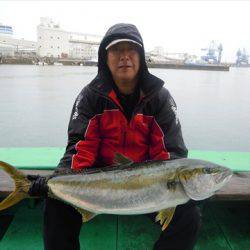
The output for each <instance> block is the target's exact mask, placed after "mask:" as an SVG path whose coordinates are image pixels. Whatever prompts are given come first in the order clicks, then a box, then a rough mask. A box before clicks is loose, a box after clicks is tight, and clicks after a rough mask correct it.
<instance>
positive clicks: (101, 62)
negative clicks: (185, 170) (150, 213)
mask: <svg viewBox="0 0 250 250" xmlns="http://www.w3.org/2000/svg"><path fill="white" fill-rule="evenodd" d="M124 37H126V38H133V39H137V40H138V41H139V42H140V43H141V44H143V43H142V39H141V36H140V34H139V32H138V31H137V29H136V27H135V26H133V25H129V24H118V25H115V26H113V27H112V29H111V30H109V31H108V32H107V34H106V35H105V37H104V38H103V40H102V42H101V44H100V48H99V52H98V53H99V59H98V74H97V76H96V77H95V79H94V80H93V81H92V82H91V83H90V84H88V85H87V86H86V87H85V88H83V90H82V91H81V93H80V94H79V95H78V97H77V99H76V101H75V104H74V107H73V110H72V114H71V118H70V123H69V128H68V145H67V148H66V152H65V154H64V156H63V158H62V159H61V161H60V163H59V167H71V168H73V169H82V168H85V167H91V166H109V165H112V164H114V162H113V159H114V154H115V153H116V152H119V153H122V154H123V155H125V156H127V157H128V158H130V159H132V160H133V161H134V162H143V161H146V160H167V159H175V158H181V157H186V156H187V149H186V147H185V144H184V142H183V138H182V133H181V126H180V122H179V120H178V118H177V116H176V104H175V102H174V100H173V98H172V97H171V95H170V93H169V91H168V90H167V89H166V88H164V87H163V84H164V82H163V81H162V80H161V79H159V78H157V77H156V76H154V75H152V74H150V73H149V72H148V69H147V66H146V63H145V55H144V49H143V48H142V49H141V51H140V54H141V67H140V73H139V74H140V75H139V88H140V98H139V100H138V102H137V104H136V105H135V107H134V109H133V113H132V115H131V118H130V119H128V118H127V116H126V115H125V113H124V108H123V107H122V105H121V103H120V101H119V98H118V95H117V90H116V89H115V88H114V82H113V80H112V77H111V73H110V71H109V69H108V67H107V65H106V50H105V47H106V45H107V44H108V43H109V42H110V41H112V39H116V38H124Z"/></svg>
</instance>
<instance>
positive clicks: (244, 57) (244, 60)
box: [236, 48, 250, 66]
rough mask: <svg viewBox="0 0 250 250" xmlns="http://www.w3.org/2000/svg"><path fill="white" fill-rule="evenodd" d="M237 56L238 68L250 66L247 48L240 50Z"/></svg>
mask: <svg viewBox="0 0 250 250" xmlns="http://www.w3.org/2000/svg"><path fill="white" fill-rule="evenodd" d="M236 56H237V59H236V66H241V65H248V63H249V61H248V58H249V57H250V55H248V54H247V52H246V49H245V48H243V49H242V50H241V49H238V51H237V53H236Z"/></svg>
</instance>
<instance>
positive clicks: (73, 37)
mask: <svg viewBox="0 0 250 250" xmlns="http://www.w3.org/2000/svg"><path fill="white" fill-rule="evenodd" d="M101 39H102V37H101V36H97V35H91V34H84V33H78V32H69V31H65V30H63V29H61V28H60V26H59V24H57V23H55V22H53V20H52V19H50V18H43V17H42V18H41V19H40V24H39V25H38V26H37V55H38V56H40V57H53V58H76V59H82V60H94V61H95V60H97V50H98V46H99V44H100V41H101Z"/></svg>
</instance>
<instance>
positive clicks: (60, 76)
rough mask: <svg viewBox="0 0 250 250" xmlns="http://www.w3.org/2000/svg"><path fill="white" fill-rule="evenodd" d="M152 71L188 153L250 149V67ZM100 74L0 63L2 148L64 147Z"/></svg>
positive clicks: (90, 70) (74, 68)
mask: <svg viewBox="0 0 250 250" xmlns="http://www.w3.org/2000/svg"><path fill="white" fill-rule="evenodd" d="M150 71H151V73H153V74H155V75H156V76H158V77H160V78H162V79H163V80H164V81H165V82H166V84H165V87H166V88H168V89H169V91H170V92H171V94H172V96H173V97H174V99H175V101H176V103H177V106H178V115H179V118H180V121H181V124H182V129H183V136H184V140H185V142H186V144H187V147H188V148H189V149H197V150H219V151H250V134H249V130H250V99H249V93H250V68H231V69H230V72H217V71H199V70H170V69H150ZM96 73H97V68H96V67H81V66H72V67H71V66H44V67H43V66H30V65H20V66H18V65H0V103H1V104H0V147H64V146H65V145H66V142H67V126H68V121H69V117H70V113H71V109H72V106H73V103H74V100H75V98H76V96H77V94H78V93H79V92H80V91H81V89H82V88H83V87H84V86H85V85H86V84H87V83H89V82H90V81H91V79H93V77H94V76H95V75H96Z"/></svg>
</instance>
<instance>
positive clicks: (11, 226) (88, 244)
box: [0, 148, 250, 250]
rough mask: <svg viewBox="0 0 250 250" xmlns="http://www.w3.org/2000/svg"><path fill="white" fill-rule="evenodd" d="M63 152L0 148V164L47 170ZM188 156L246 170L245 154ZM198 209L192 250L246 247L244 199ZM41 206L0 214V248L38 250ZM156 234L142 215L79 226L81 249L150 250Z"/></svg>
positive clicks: (248, 222) (249, 167)
mask: <svg viewBox="0 0 250 250" xmlns="http://www.w3.org/2000/svg"><path fill="white" fill-rule="evenodd" d="M63 152H64V149H63V148H11V149H9V148H8V149H6V148H0V160H2V161H6V162H8V163H10V164H12V165H14V166H16V167H18V168H20V169H26V170H27V169H29V170H31V169H40V170H51V169H54V167H55V166H56V165H57V163H58V161H59V159H60V158H61V156H62V155H63ZM189 157H190V158H200V159H204V160H210V161H213V162H216V163H219V164H223V165H226V166H228V167H230V168H231V169H233V170H234V171H235V172H244V173H245V172H250V153H248V152H207V151H206V152H201V151H191V152H190V154H189ZM1 183H4V182H0V191H1ZM248 191H249V190H248ZM199 206H200V208H201V211H202V217H203V219H202V220H203V225H202V230H201V233H200V235H199V238H198V242H197V245H196V247H195V250H248V249H250V213H249V211H250V201H249V200H245V201H244V200H243V201H242V200H241V201H230V200H227V201H211V200H206V201H203V202H201V203H200V204H199ZM42 207H43V202H42V201H39V202H38V204H35V203H34V201H32V200H26V201H23V202H21V203H20V204H18V205H16V206H14V207H13V208H10V209H8V210H5V211H2V212H1V213H0V249H1V250H15V249H25V250H42V249H43V243H42ZM160 232H161V230H160V226H159V225H158V224H156V223H154V222H152V221H151V220H150V219H149V218H148V217H146V216H145V215H140V216H114V215H100V216H97V217H95V218H94V219H93V220H91V221H90V222H88V223H85V224H84V225H83V227H82V230H81V235H80V241H81V250H83V249H84V250H147V249H148V250H150V249H152V246H153V243H154V241H155V240H156V239H157V237H158V236H159V234H160Z"/></svg>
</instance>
